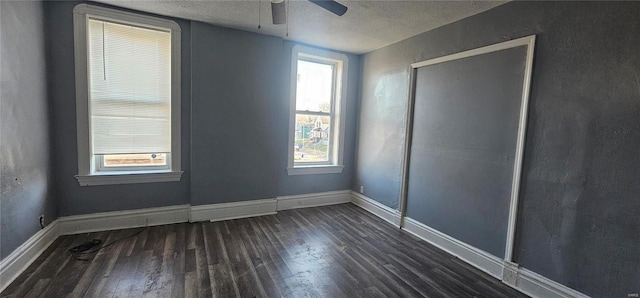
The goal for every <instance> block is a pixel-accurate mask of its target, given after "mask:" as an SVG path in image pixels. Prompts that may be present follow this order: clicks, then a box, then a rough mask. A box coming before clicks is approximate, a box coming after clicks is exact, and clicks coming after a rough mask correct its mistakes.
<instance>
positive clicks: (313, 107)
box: [294, 59, 335, 163]
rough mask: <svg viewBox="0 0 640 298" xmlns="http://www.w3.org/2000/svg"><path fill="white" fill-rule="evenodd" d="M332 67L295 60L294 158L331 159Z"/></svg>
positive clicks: (305, 159)
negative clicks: (296, 74) (296, 62)
mask: <svg viewBox="0 0 640 298" xmlns="http://www.w3.org/2000/svg"><path fill="white" fill-rule="evenodd" d="M334 72H335V66H334V65H333V64H327V63H323V62H319V61H310V60H303V59H299V60H298V76H297V85H296V122H295V142H294V151H295V153H294V161H295V162H307V163H324V162H330V156H331V145H332V144H331V138H330V135H331V123H332V118H333V94H334V92H333V89H334Z"/></svg>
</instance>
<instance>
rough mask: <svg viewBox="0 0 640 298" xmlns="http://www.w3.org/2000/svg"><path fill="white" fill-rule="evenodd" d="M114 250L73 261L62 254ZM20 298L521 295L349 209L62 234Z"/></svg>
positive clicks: (28, 274)
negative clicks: (94, 245)
mask: <svg viewBox="0 0 640 298" xmlns="http://www.w3.org/2000/svg"><path fill="white" fill-rule="evenodd" d="M93 238H99V239H102V240H103V241H104V243H105V244H108V243H110V242H112V241H115V242H114V243H113V244H112V245H109V246H108V247H105V248H103V249H101V250H99V251H97V252H95V253H93V254H89V255H86V257H87V259H88V261H77V260H74V259H72V258H71V257H70V256H69V253H68V249H69V248H71V247H72V246H74V245H77V244H80V243H82V242H84V241H87V240H90V239H93ZM0 297H3V298H5V297H6V298H17V297H20V298H21V297H76V298H79V297H110V298H112V297H118V298H120V297H176V298H178V297H526V296H525V295H523V294H521V293H519V292H518V291H516V290H514V289H512V288H510V287H508V286H506V285H504V284H502V282H501V281H499V280H497V279H495V278H493V277H491V276H488V275H487V274H485V273H484V272H482V271H480V270H478V269H477V268H474V267H472V266H470V265H468V264H466V263H464V262H463V261H461V260H460V259H457V258H455V257H453V256H451V255H449V254H448V253H446V252H444V251H442V250H440V249H438V248H436V247H434V246H432V245H430V244H428V243H426V242H424V241H421V240H419V239H418V238H416V237H415V236H413V235H410V234H408V233H406V232H405V231H403V230H400V229H398V228H395V227H393V226H392V225H390V224H389V223H387V222H385V221H383V220H381V219H380V218H378V217H376V216H374V215H372V214H370V213H368V212H366V211H364V210H362V209H361V208H359V207H357V206H354V205H351V204H340V205H332V206H324V207H315V208H305V209H294V210H286V211H281V212H278V214H276V215H267V216H260V217H253V218H245V219H236V220H229V221H220V222H213V223H211V222H199V223H180V224H172V225H163V226H154V227H148V228H142V229H140V228H138V229H125V230H118V231H105V232H100V233H90V234H79V235H69V236H61V237H59V238H58V239H56V240H55V241H54V242H53V243H52V245H50V246H49V247H48V248H47V249H45V251H44V253H42V254H41V255H40V256H38V257H37V259H36V262H34V263H33V264H32V265H31V266H29V267H28V268H27V269H26V270H25V271H24V272H23V273H22V274H21V275H20V276H18V277H17V278H16V280H15V281H14V282H13V283H12V284H11V285H9V286H8V287H7V288H6V289H5V291H3V292H2V293H0Z"/></svg>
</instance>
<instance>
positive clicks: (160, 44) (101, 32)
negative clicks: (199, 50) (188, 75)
mask: <svg viewBox="0 0 640 298" xmlns="http://www.w3.org/2000/svg"><path fill="white" fill-rule="evenodd" d="M87 29H88V35H89V41H88V45H87V46H88V59H89V110H90V121H91V122H90V125H91V141H92V152H93V154H96V155H100V154H131V153H170V152H171V33H170V32H166V31H160V30H154V29H148V28H142V27H136V26H131V25H123V24H118V23H113V22H108V21H102V20H97V19H89V20H88V28H87Z"/></svg>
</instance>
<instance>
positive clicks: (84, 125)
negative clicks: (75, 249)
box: [73, 3, 183, 186]
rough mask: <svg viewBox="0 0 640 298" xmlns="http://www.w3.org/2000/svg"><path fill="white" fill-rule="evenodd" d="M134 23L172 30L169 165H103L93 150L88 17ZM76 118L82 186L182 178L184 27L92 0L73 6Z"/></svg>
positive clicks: (166, 20)
mask: <svg viewBox="0 0 640 298" xmlns="http://www.w3.org/2000/svg"><path fill="white" fill-rule="evenodd" d="M90 18H91V19H98V20H103V21H108V22H114V23H120V24H124V25H133V26H137V27H142V28H149V29H154V30H162V31H166V32H170V33H171V152H170V154H169V155H170V156H171V157H170V158H168V162H170V166H169V168H168V169H158V168H157V167H131V168H127V169H113V170H111V171H105V170H103V169H100V167H99V166H98V165H97V161H98V160H99V159H100V158H99V157H98V156H95V155H94V154H93V153H92V152H91V128H90V125H91V121H90V117H89V113H90V102H89V75H90V72H89V64H88V47H87V43H88V36H87V34H88V32H87V26H88V22H87V21H88V20H89V19H90ZM73 28H74V55H75V82H76V86H75V87H76V119H77V128H76V130H77V137H78V175H76V176H75V177H76V179H77V180H78V183H79V184H80V185H81V186H88V185H108V184H130V183H147V182H169V181H180V178H181V176H182V173H183V172H182V171H181V156H182V155H181V152H180V151H181V142H180V141H181V140H180V138H181V137H180V135H181V131H180V130H181V125H180V121H181V119H180V113H181V61H180V60H181V59H180V58H181V29H180V26H179V25H178V23H176V22H175V21H172V20H168V19H162V18H157V17H152V16H147V15H142V14H137V13H131V12H125V11H120V10H116V9H110V8H105V7H100V6H95V5H89V4H84V3H83V4H78V5H76V6H75V7H74V9H73Z"/></svg>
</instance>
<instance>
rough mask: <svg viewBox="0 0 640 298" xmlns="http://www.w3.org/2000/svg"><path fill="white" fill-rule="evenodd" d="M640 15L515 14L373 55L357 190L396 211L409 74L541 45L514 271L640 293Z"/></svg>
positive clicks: (632, 5) (622, 9) (636, 7)
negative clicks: (464, 55) (526, 42)
mask: <svg viewBox="0 0 640 298" xmlns="http://www.w3.org/2000/svg"><path fill="white" fill-rule="evenodd" d="M638 15H640V3H637V2H511V3H507V4H505V5H502V6H499V7H497V8H494V9H492V10H490V11H487V12H484V13H482V14H479V15H475V16H472V17H469V18H467V19H464V20H462V21H459V22H455V23H452V24H449V25H446V26H444V27H441V28H438V29H435V30H433V31H430V32H427V33H424V34H421V35H418V36H416V37H413V38H410V39H407V40H405V41H402V42H400V43H397V44H394V45H391V46H389V47H386V48H383V49H380V50H377V51H374V52H372V53H369V54H367V55H365V56H364V57H363V62H362V63H363V74H362V80H363V82H362V91H361V93H362V98H361V107H362V108H361V110H360V123H359V132H358V133H359V140H358V141H359V146H358V149H357V150H358V151H357V156H358V160H357V169H356V176H355V180H354V185H353V189H354V190H358V189H359V186H360V185H364V189H365V195H367V196H369V197H371V198H373V199H375V200H377V201H379V202H381V203H383V204H385V205H388V206H391V207H397V206H398V197H399V189H400V185H401V184H400V177H401V169H402V167H401V166H402V158H403V157H402V148H403V145H404V142H405V140H404V133H405V121H406V112H405V111H406V103H407V99H408V86H409V64H410V63H412V62H417V61H422V60H427V59H430V58H435V57H439V56H444V55H447V54H451V53H456V52H461V51H464V50H468V49H472V48H477V47H481V46H485V45H490V44H494V43H498V42H501V41H505V40H510V39H514V38H519V37H523V36H528V35H532V34H536V35H537V41H536V50H535V59H534V68H533V79H532V86H531V100H530V105H529V121H528V128H527V139H526V144H525V153H524V164H523V176H522V187H521V195H520V205H519V212H518V223H517V227H516V243H515V250H514V254H515V261H516V262H517V263H519V264H520V265H521V266H522V267H524V268H527V269H530V270H532V271H534V272H536V273H538V274H541V275H543V276H545V277H548V278H550V279H552V280H555V281H557V282H559V283H561V284H564V285H566V286H569V287H571V288H574V289H576V290H578V291H581V292H583V293H585V294H587V295H591V296H595V297H626V296H627V295H628V294H630V293H631V294H633V293H638V292H640V283H639V282H638V281H639V280H640V249H639V248H640V233H638V231H640V199H638V194H639V193H640V180H638V177H640V155H639V154H638V153H637V151H638V147H640V125H638V119H640V55H638V48H640V38H638V36H640V19H639V18H638ZM452 121H453V120H452Z"/></svg>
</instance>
